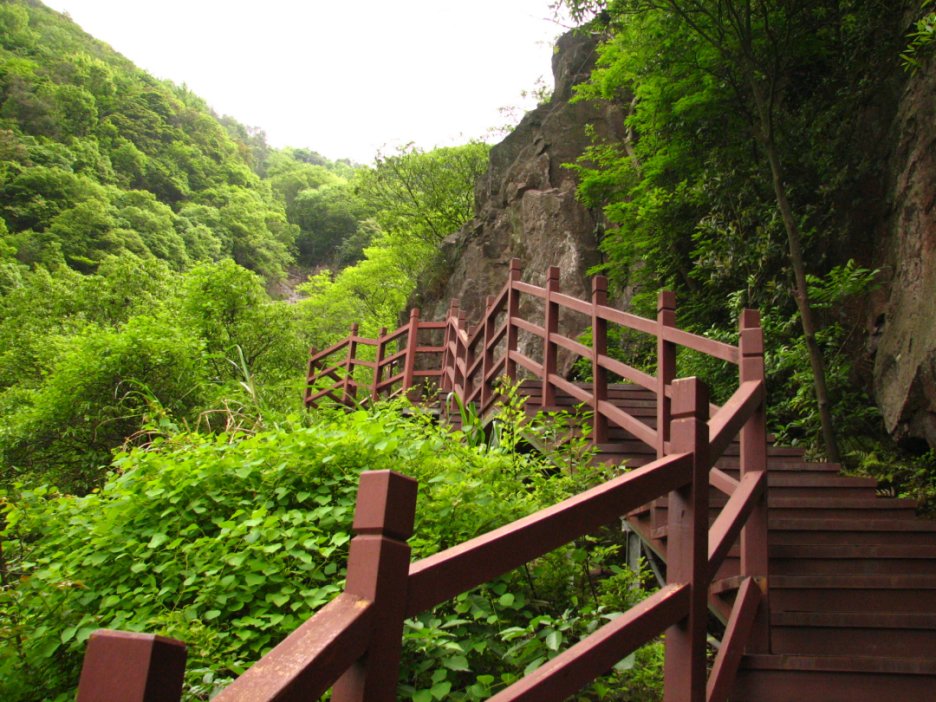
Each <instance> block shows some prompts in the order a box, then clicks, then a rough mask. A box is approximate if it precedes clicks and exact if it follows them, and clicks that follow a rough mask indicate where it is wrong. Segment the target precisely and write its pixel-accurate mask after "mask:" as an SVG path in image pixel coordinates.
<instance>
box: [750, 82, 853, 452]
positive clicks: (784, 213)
mask: <svg viewBox="0 0 936 702" xmlns="http://www.w3.org/2000/svg"><path fill="white" fill-rule="evenodd" d="M755 81H756V79H754V80H752V88H753V93H754V100H755V102H756V103H757V105H756V106H757V112H758V117H759V119H760V122H761V124H760V137H761V138H760V141H761V145H762V146H763V147H764V152H765V153H766V155H767V161H768V162H769V163H770V176H771V182H772V184H773V190H774V196H775V197H776V198H777V207H778V208H779V209H780V217H781V218H782V219H783V227H784V229H786V233H787V241H788V243H789V247H790V264H791V265H792V266H793V280H794V288H793V299H794V300H796V308H797V309H798V310H799V314H800V322H801V324H802V327H803V340H804V341H805V342H806V350H807V351H808V352H809V364H810V366H811V367H812V372H813V386H814V388H815V392H816V404H817V405H818V406H819V422H820V424H821V426H822V441H823V444H824V445H825V452H826V458H828V459H829V460H830V461H831V462H833V463H838V462H839V461H840V458H841V457H840V455H839V450H838V442H837V441H836V439H835V429H834V427H833V426H832V408H831V406H830V404H829V391H828V387H827V386H826V373H825V361H824V360H823V358H822V349H820V348H819V344H818V342H817V341H816V322H815V318H814V316H813V310H812V306H811V305H810V304H809V287H808V284H807V282H806V264H805V262H804V261H803V246H802V235H801V233H800V229H799V225H798V224H797V222H796V218H795V217H794V216H793V208H792V207H791V206H790V201H789V199H788V198H787V193H786V186H785V185H784V184H783V170H782V168H781V166H780V157H779V156H778V154H777V148H776V145H775V144H774V140H773V130H772V128H771V125H770V121H769V120H770V115H769V108H768V107H767V104H766V100H765V98H764V96H763V94H762V92H761V90H760V86H759V85H757V84H756V83H755Z"/></svg>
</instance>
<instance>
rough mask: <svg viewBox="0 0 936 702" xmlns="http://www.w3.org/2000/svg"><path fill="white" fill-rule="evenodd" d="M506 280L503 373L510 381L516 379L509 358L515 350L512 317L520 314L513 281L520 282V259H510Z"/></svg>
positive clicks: (515, 372) (515, 370) (515, 343)
mask: <svg viewBox="0 0 936 702" xmlns="http://www.w3.org/2000/svg"><path fill="white" fill-rule="evenodd" d="M507 282H508V284H509V285H510V287H509V288H508V289H507V350H506V352H505V353H506V355H507V358H506V359H505V361H504V374H505V375H506V376H507V377H508V378H510V380H511V381H515V380H516V379H517V362H516V361H513V360H511V358H510V354H511V352H514V351H516V350H517V327H516V326H515V325H514V319H516V318H517V317H518V316H519V315H520V292H519V291H518V290H517V289H516V288H515V287H514V283H518V282H520V259H519V258H512V259H510V271H509V273H508V274H507Z"/></svg>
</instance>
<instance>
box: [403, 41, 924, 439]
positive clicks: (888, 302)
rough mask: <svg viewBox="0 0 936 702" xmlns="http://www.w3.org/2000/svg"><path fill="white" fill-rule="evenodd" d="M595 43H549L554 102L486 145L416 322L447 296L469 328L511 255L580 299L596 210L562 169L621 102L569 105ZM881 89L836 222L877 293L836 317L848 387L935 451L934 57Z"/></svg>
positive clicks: (567, 329)
mask: <svg viewBox="0 0 936 702" xmlns="http://www.w3.org/2000/svg"><path fill="white" fill-rule="evenodd" d="M901 36H905V32H901ZM595 48H596V42H595V40H594V39H593V38H591V37H588V36H585V35H581V34H571V33H570V34H567V35H565V36H563V37H562V38H561V39H560V40H559V43H558V46H557V51H556V54H555V56H554V58H553V73H554V76H555V82H556V88H555V92H554V94H553V97H552V99H551V100H550V101H549V102H548V103H546V104H544V105H541V106H540V107H538V108H537V109H536V110H534V111H533V112H531V113H529V114H527V115H526V117H524V119H523V120H522V121H521V123H520V124H519V125H518V127H517V128H516V129H515V130H514V131H513V132H512V133H511V134H510V135H509V136H508V137H507V138H506V139H504V141H502V142H501V143H500V144H498V145H496V146H495V147H493V149H492V151H491V163H490V167H489V170H488V171H487V173H486V174H485V175H484V176H483V177H482V178H481V179H479V181H478V182H477V183H476V186H475V211H476V213H477V214H476V216H475V218H474V219H473V220H472V221H471V222H469V223H468V224H467V225H466V226H465V227H463V228H462V229H461V230H460V231H459V232H457V233H455V234H453V235H452V236H450V237H449V238H448V239H447V240H446V241H445V243H444V247H443V255H444V259H445V262H444V263H445V265H444V266H443V269H442V273H441V274H440V275H439V277H438V280H437V281H435V282H434V283H432V282H427V284H426V285H424V286H423V289H422V291H421V297H420V298H419V299H417V300H414V304H415V305H416V306H419V307H421V308H422V310H423V315H424V317H425V318H432V319H440V318H442V317H443V316H444V314H445V311H446V308H447V307H448V304H449V302H450V300H451V299H453V298H458V299H460V300H461V307H462V309H464V310H465V311H466V312H467V313H468V315H469V321H472V322H474V321H477V319H478V317H479V316H480V314H481V312H482V311H483V308H484V298H485V297H486V296H487V295H490V294H493V293H494V292H496V291H497V290H498V289H500V287H501V285H503V282H504V280H505V279H506V276H507V266H508V262H509V260H510V259H511V258H512V257H518V258H520V260H521V261H522V265H523V267H524V275H523V277H524V279H525V280H529V281H532V282H534V283H537V284H542V282H543V280H544V277H545V272H546V269H547V267H548V266H550V265H558V266H560V267H561V270H562V279H561V281H560V282H561V287H562V289H563V291H564V292H567V293H569V294H571V295H575V296H577V297H582V298H587V297H588V295H589V294H590V283H589V277H588V275H587V271H588V269H589V268H591V267H592V266H594V265H595V264H596V263H598V262H599V261H600V258H599V256H600V254H599V252H598V246H597V245H598V241H599V238H600V235H601V232H602V231H603V224H604V223H603V219H602V215H601V213H600V212H597V211H592V210H589V209H587V208H585V207H583V206H582V205H581V204H580V203H578V202H577V201H576V199H575V188H576V181H575V176H574V174H573V172H572V171H570V170H569V169H567V168H564V164H567V163H570V162H573V161H575V160H576V159H577V158H578V156H579V155H581V154H582V153H583V151H584V150H585V148H586V147H587V145H588V143H589V137H588V136H587V133H586V126H590V127H591V128H592V129H594V130H595V131H596V132H597V133H598V134H599V135H601V136H603V137H609V138H611V139H615V140H620V139H624V138H625V128H624V116H625V115H624V114H623V112H622V110H621V108H620V107H617V106H613V105H608V104H597V103H589V102H585V101H582V102H572V101H571V97H572V93H573V86H574V85H575V84H577V83H579V82H582V81H584V80H585V79H587V77H588V75H589V72H590V71H591V68H592V66H593V64H594V58H595ZM881 86H882V87H884V86H887V88H886V90H883V92H882V93H881V94H879V95H878V99H877V104H876V105H875V106H874V107H869V108H868V109H867V114H866V115H865V116H864V121H865V122H867V124H865V125H864V126H865V127H866V131H867V133H869V134H874V135H875V136H874V138H873V139H868V140H867V141H866V148H867V149H869V150H870V151H869V158H871V159H872V160H873V161H875V162H877V163H880V164H881V167H880V170H879V171H877V172H876V173H874V174H873V177H871V178H870V179H869V180H868V181H867V182H864V183H862V184H861V185H860V188H861V189H863V191H866V192H862V194H861V197H862V198H864V200H865V206H864V207H861V208H858V209H856V210H853V211H852V212H851V213H850V214H849V215H848V217H849V219H850V220H851V221H850V224H849V225H848V226H849V228H850V229H852V230H854V231H860V232H862V233H861V234H860V235H859V236H858V237H857V238H856V239H855V241H853V242H852V244H854V245H856V249H855V251H854V252H853V253H854V255H857V256H858V257H859V258H860V259H862V260H863V261H867V262H868V263H870V264H871V265H874V266H876V267H878V268H880V270H881V271H882V276H881V283H882V285H881V287H880V288H879V289H878V290H877V291H875V292H874V293H872V295H871V296H869V298H868V299H867V300H865V301H864V304H863V305H859V306H858V307H860V309H858V308H856V309H852V310H843V313H844V314H846V315H848V316H849V317H850V318H852V319H853V320H860V319H861V318H862V316H863V315H867V325H866V327H867V329H868V334H869V337H868V342H869V343H868V346H867V350H868V351H869V352H870V353H869V355H868V356H865V357H864V358H863V359H861V360H860V362H859V366H861V367H862V368H866V369H867V370H868V371H870V367H871V365H873V372H868V373H867V374H864V376H863V377H862V378H861V379H860V382H862V383H865V384H866V385H867V386H868V389H869V390H871V391H873V394H874V397H875V400H876V402H877V404H878V406H879V407H880V410H881V413H882V416H883V418H884V423H885V426H886V428H887V430H888V431H889V432H891V434H893V435H894V437H895V438H897V439H910V440H925V441H926V442H927V443H928V444H929V446H930V447H933V448H936V59H933V58H930V59H929V62H928V64H927V65H926V66H924V68H923V69H921V70H920V71H918V72H917V73H916V74H915V75H914V76H913V77H911V78H909V79H907V80H905V79H904V77H903V76H902V75H900V76H891V77H890V78H888V77H887V76H884V77H882V81H881ZM892 88H893V92H892V93H891V92H890V91H891V89H892ZM888 133H889V135H890V137H889V138H888V137H887V134H888ZM871 152H873V153H871ZM872 181H873V182H872ZM869 234H871V236H869ZM856 323H857V324H859V325H860V322H856ZM562 326H563V332H564V333H566V334H571V335H575V334H577V333H578V332H579V331H581V330H582V329H583V328H584V327H585V326H586V320H584V319H582V320H576V319H563V320H562ZM533 355H534V356H535V355H537V354H536V353H535V352H534V354H533ZM866 362H867V363H868V365H865V364H866Z"/></svg>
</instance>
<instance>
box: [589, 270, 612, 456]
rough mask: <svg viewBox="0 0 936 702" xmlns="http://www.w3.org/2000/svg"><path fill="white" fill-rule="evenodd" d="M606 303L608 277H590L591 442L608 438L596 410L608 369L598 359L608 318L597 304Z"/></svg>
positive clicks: (605, 424)
mask: <svg viewBox="0 0 936 702" xmlns="http://www.w3.org/2000/svg"><path fill="white" fill-rule="evenodd" d="M607 304H608V279H607V278H606V277H604V276H603V275H596V276H595V277H594V278H592V324H591V326H592V406H593V407H594V409H595V416H594V418H593V419H592V443H593V444H602V443H605V442H606V441H607V440H608V418H607V417H605V416H604V415H603V414H601V412H600V411H599V410H598V405H599V403H601V402H605V401H607V399H608V371H607V370H605V368H604V367H602V365H601V362H600V359H601V357H602V356H607V355H608V320H606V319H604V318H603V317H601V316H600V315H599V314H598V306H599V305H601V306H605V305H607Z"/></svg>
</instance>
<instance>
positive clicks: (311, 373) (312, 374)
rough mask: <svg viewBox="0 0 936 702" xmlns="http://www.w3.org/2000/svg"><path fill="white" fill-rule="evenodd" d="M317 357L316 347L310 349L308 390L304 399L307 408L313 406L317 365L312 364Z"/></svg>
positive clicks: (307, 373)
mask: <svg viewBox="0 0 936 702" xmlns="http://www.w3.org/2000/svg"><path fill="white" fill-rule="evenodd" d="M314 355H315V347H312V346H310V347H309V362H308V363H307V364H306V368H307V371H306V388H305V396H304V397H303V398H302V402H303V404H304V405H305V406H306V408H308V407H310V406H311V404H312V378H313V377H315V364H314V363H312V357H313V356H314Z"/></svg>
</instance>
